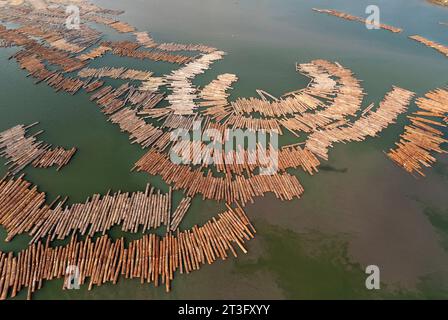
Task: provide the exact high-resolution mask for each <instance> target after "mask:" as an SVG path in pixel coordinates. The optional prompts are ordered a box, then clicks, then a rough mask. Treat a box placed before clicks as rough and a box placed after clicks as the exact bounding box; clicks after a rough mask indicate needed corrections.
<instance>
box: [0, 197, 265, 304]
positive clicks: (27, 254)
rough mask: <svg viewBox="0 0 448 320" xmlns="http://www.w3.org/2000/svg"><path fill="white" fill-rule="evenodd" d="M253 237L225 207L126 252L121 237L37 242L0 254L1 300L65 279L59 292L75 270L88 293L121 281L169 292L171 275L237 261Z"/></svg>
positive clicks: (240, 215) (241, 216)
mask: <svg viewBox="0 0 448 320" xmlns="http://www.w3.org/2000/svg"><path fill="white" fill-rule="evenodd" d="M255 233H256V231H255V229H254V227H253V225H252V224H251V223H250V221H249V219H248V218H247V216H246V214H245V213H244V211H243V210H242V209H241V207H236V208H232V207H230V206H228V210H226V211H225V212H222V213H220V214H219V215H218V217H217V218H213V219H212V220H210V221H208V222H207V223H205V224H204V225H202V226H194V227H193V228H192V229H190V230H186V231H182V232H180V231H177V232H176V233H171V232H169V233H167V234H166V235H165V236H162V237H160V236H157V235H155V234H150V235H145V236H143V237H142V238H140V239H138V240H133V241H130V242H129V245H128V246H127V247H126V246H125V243H124V239H123V238H120V239H118V240H116V241H112V240H111V239H110V238H109V237H108V236H107V235H104V236H102V237H100V238H98V239H96V240H92V238H91V237H87V238H86V239H85V240H82V241H81V240H78V239H77V237H76V236H72V238H71V241H70V243H69V244H68V245H66V246H57V247H54V248H53V247H50V246H49V245H48V242H46V243H43V242H37V243H34V244H32V245H30V246H29V247H28V248H27V249H25V250H22V251H20V252H19V253H18V254H17V255H14V254H13V253H12V252H10V253H8V254H7V253H3V252H0V299H1V300H4V299H6V298H8V297H14V296H15V295H16V294H17V293H18V292H20V291H21V290H25V289H27V290H28V295H27V298H28V299H31V297H32V294H33V293H34V292H36V291H37V290H38V289H39V288H40V287H41V285H42V283H43V281H48V280H52V279H64V283H63V289H64V288H68V287H69V286H70V283H69V281H70V280H73V274H74V272H75V271H78V272H75V273H78V276H79V277H77V278H75V281H77V284H79V285H80V286H82V285H87V286H88V289H89V290H91V289H92V288H93V287H94V286H101V285H103V284H105V283H112V284H116V283H117V281H118V279H119V277H120V276H121V277H123V278H126V279H132V278H137V279H140V282H141V283H153V284H154V285H155V286H159V285H160V284H162V285H164V287H165V290H166V291H167V292H169V291H170V289H171V282H172V281H173V280H174V275H175V273H176V272H179V273H181V274H182V273H187V274H188V273H191V272H193V271H196V270H199V269H200V268H201V266H203V265H204V264H212V263H214V262H216V261H218V260H226V259H228V257H229V255H233V256H234V257H237V256H238V253H237V251H238V250H239V251H241V252H243V253H247V249H246V248H245V242H247V241H248V240H251V239H253V238H254V235H255ZM238 248H239V249H238Z"/></svg>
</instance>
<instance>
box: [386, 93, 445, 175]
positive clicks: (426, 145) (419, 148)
mask: <svg viewBox="0 0 448 320" xmlns="http://www.w3.org/2000/svg"><path fill="white" fill-rule="evenodd" d="M416 103H417V106H418V107H419V110H418V111H417V112H414V114H413V115H412V116H408V119H409V120H410V121H411V123H412V124H410V125H407V126H405V128H404V130H405V132H404V133H403V134H402V135H401V136H400V140H399V142H396V143H395V145H396V147H395V148H394V149H390V151H389V152H388V153H387V156H388V157H389V158H390V159H392V160H393V161H394V162H395V163H396V164H398V165H399V166H400V167H402V168H403V169H405V170H406V171H407V172H409V173H411V174H414V172H415V173H418V174H419V175H421V176H425V174H424V173H423V167H431V166H432V165H433V164H434V163H435V162H436V158H435V157H434V156H433V155H432V152H435V153H447V151H446V150H444V149H443V148H442V144H444V143H447V142H448V140H446V139H444V138H443V136H444V133H443V132H442V131H440V130H438V129H436V128H434V126H437V127H439V128H445V127H446V126H447V125H446V121H445V120H444V117H446V116H447V115H448V90H447V89H436V90H434V91H430V92H428V93H426V94H425V96H424V97H422V98H419V99H417V102H416ZM423 116H425V117H423ZM428 117H430V118H436V120H431V119H428ZM444 122H445V123H444Z"/></svg>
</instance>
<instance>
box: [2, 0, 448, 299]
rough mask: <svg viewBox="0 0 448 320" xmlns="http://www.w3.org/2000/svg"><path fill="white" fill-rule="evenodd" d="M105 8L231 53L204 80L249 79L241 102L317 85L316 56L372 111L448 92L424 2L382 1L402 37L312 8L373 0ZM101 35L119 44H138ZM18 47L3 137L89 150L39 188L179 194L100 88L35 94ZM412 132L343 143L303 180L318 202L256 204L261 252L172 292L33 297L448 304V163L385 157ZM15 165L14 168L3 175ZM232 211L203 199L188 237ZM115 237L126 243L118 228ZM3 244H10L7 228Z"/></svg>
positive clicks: (307, 197) (395, 130)
mask: <svg viewBox="0 0 448 320" xmlns="http://www.w3.org/2000/svg"><path fill="white" fill-rule="evenodd" d="M95 3H97V4H99V5H101V6H103V7H107V8H113V9H124V10H126V13H125V14H124V15H122V17H121V19H122V20H124V21H127V22H130V23H131V24H133V25H135V26H136V27H137V28H138V29H140V30H142V31H149V32H151V34H152V36H153V37H154V38H155V39H156V40H157V41H159V42H171V41H174V42H180V43H204V44H208V45H211V46H215V47H217V48H219V49H221V50H224V51H226V52H227V53H228V55H227V56H226V57H225V59H224V60H221V61H219V62H217V63H215V64H214V65H213V67H212V68H211V69H210V70H209V71H208V72H207V73H206V74H204V75H200V76H199V77H198V78H197V79H196V80H195V84H197V85H204V84H206V83H208V82H209V81H210V80H212V79H213V78H215V77H216V76H217V75H218V74H221V73H226V72H229V73H235V74H237V75H238V77H239V81H238V82H237V83H236V84H234V85H233V87H234V90H232V96H231V98H232V99H234V98H235V97H240V96H246V97H249V96H254V95H255V89H264V90H266V91H268V92H270V93H272V94H274V95H281V94H282V93H284V92H288V91H291V90H295V89H298V88H300V87H303V86H305V85H306V83H307V79H306V78H305V77H303V76H301V75H299V74H297V73H296V72H295V68H294V64H295V62H299V63H302V62H308V61H310V60H313V59H328V60H330V61H338V62H339V63H341V64H342V65H344V66H346V67H348V68H350V69H352V70H353V71H354V72H355V74H356V76H357V77H358V78H359V79H362V80H363V87H364V89H365V91H366V92H367V93H368V95H367V97H366V99H365V101H364V105H365V106H367V105H368V104H370V103H371V102H378V101H380V100H381V99H382V97H383V96H384V94H385V93H386V92H387V91H388V90H389V89H390V87H391V86H392V85H398V86H401V87H403V88H406V89H409V90H413V91H415V92H416V93H417V94H419V95H421V94H423V93H425V92H426V91H428V90H430V89H433V88H436V87H441V86H444V85H447V83H448V81H447V77H446V75H447V74H448V63H447V59H446V57H444V56H442V55H441V54H439V53H437V52H435V51H434V50H431V49H429V48H426V47H424V46H422V45H420V44H418V43H416V42H414V41H411V40H409V39H407V36H408V35H412V34H420V35H422V36H424V37H427V38H430V39H432V40H435V41H439V42H442V43H445V44H448V38H447V31H448V29H447V28H446V26H442V25H439V24H438V22H439V21H446V20H447V17H448V10H447V9H444V8H440V7H436V6H432V5H429V4H427V3H426V2H425V1H423V0H382V1H376V4H377V5H378V6H379V7H380V9H381V15H382V22H383V23H387V24H391V25H394V26H397V27H402V28H404V29H405V31H404V33H403V34H398V35H397V34H392V33H390V32H387V31H382V30H371V31H370V30H367V29H366V28H365V26H364V25H362V24H359V23H353V22H349V21H345V20H340V19H338V18H335V17H330V16H327V15H322V14H317V13H314V12H313V11H311V8H312V7H318V8H334V9H339V10H342V11H346V12H349V13H351V14H355V15H363V14H364V9H365V7H366V6H367V5H369V4H371V3H370V1H364V0H344V1H342V0H341V1H337V2H335V1H323V0H321V1H317V0H316V1H292V0H289V1H287V0H276V1H275V0H270V1H267V0H263V1H256V0H246V1H218V0H208V1H203V0H190V1H181V0H164V1H161V0H154V1H150V0H145V1H122V0H121V1H118V0H107V1H105V0H101V1H95ZM100 29H101V30H104V31H105V32H106V39H126V37H129V36H128V35H124V36H123V35H118V34H116V33H115V32H113V31H112V30H110V29H108V28H105V27H101V28H100ZM13 52H15V49H2V50H0V66H1V67H0V70H1V72H0V88H1V89H0V130H4V129H6V128H9V127H11V126H13V125H16V124H18V123H24V124H28V123H32V122H35V121H40V125H39V128H38V129H39V130H40V129H44V130H45V133H44V134H43V135H41V136H40V138H41V139H42V140H45V141H47V142H49V143H52V144H54V145H61V146H65V147H71V146H76V147H78V149H79V152H78V153H77V154H76V156H75V158H74V159H73V160H72V162H71V163H70V165H68V166H67V167H65V168H64V169H63V170H62V171H60V172H56V171H55V170H52V169H45V170H42V169H34V168H29V169H26V170H25V173H26V176H27V179H29V180H30V181H32V182H33V183H35V184H37V185H38V186H39V187H40V190H42V191H45V192H47V194H48V197H49V199H53V198H54V197H55V196H56V195H63V196H65V195H67V196H69V197H70V201H71V202H77V201H83V200H85V199H86V198H87V197H88V196H89V195H91V194H93V193H105V192H107V191H108V190H109V189H112V190H124V191H136V190H142V189H144V187H145V185H146V183H147V182H148V181H150V182H151V183H152V184H154V185H155V186H156V187H157V188H160V189H162V190H163V191H167V188H168V187H167V186H166V184H164V183H163V181H161V180H160V178H159V177H151V178H150V179H149V178H148V176H147V175H146V174H142V173H131V172H130V168H132V167H133V165H134V163H135V161H136V160H137V159H138V158H139V157H140V156H141V155H142V154H143V153H144V151H143V150H141V148H140V147H139V146H137V145H131V144H129V140H128V137H127V136H126V135H125V134H122V133H120V131H119V129H118V127H117V126H115V125H113V124H111V123H109V122H106V121H105V117H104V115H102V114H101V112H100V111H99V110H98V108H97V107H96V106H95V105H94V104H93V103H91V102H90V101H89V99H88V96H87V95H86V94H84V93H79V94H77V95H75V96H70V95H67V94H64V93H54V91H53V89H51V88H49V87H47V86H45V85H44V84H39V85H34V84H33V80H32V79H30V78H26V77H25V75H26V74H25V72H24V71H21V70H18V68H17V64H16V63H15V62H14V61H8V60H7V58H8V57H9V56H10V55H11V54H12V53H13ZM92 65H93V66H102V65H112V66H121V65H124V66H127V67H133V68H137V69H141V68H148V69H150V70H151V71H154V72H155V73H156V75H162V74H165V73H167V72H169V71H170V70H171V69H172V68H173V66H172V65H170V64H167V63H160V62H149V61H145V62H142V61H140V60H135V59H127V58H120V57H113V56H111V55H109V54H107V55H105V56H104V57H103V58H100V59H98V60H96V61H95V62H94V63H93V64H92ZM414 108H415V106H414V105H413V106H412V108H411V110H413V109H414ZM403 124H405V117H404V116H401V117H400V118H399V121H398V124H396V125H393V126H391V127H389V128H388V129H387V130H385V131H384V132H382V134H381V137H380V138H377V139H369V140H368V141H366V142H364V143H353V144H348V145H343V144H341V145H336V146H335V148H334V149H333V150H331V151H330V160H329V161H328V162H327V163H324V167H323V169H324V170H321V171H320V172H319V173H318V174H316V175H315V176H312V177H311V176H307V175H305V174H304V173H302V172H300V171H294V170H293V171H291V172H292V173H297V175H298V176H299V178H300V179H301V181H302V183H303V185H304V187H305V194H304V196H303V198H302V199H300V200H294V201H291V202H280V201H278V200H276V199H275V198H274V197H273V196H272V195H267V196H266V197H264V198H263V199H258V200H257V202H256V203H255V204H253V205H249V206H248V207H247V211H248V214H249V216H250V217H251V219H252V220H253V221H254V224H255V226H256V227H257V228H258V229H259V230H258V231H259V232H258V234H257V237H256V239H255V240H253V241H251V242H249V243H248V249H249V253H248V254H247V255H245V256H242V257H240V258H239V259H238V260H235V259H230V260H228V261H224V262H218V263H216V264H214V265H211V266H205V267H204V268H202V269H201V270H200V271H199V272H195V273H193V274H190V275H188V276H186V275H178V276H176V279H175V281H174V282H173V290H172V292H171V293H170V294H165V292H164V288H154V287H153V286H152V285H140V284H139V282H138V281H133V280H122V281H120V283H119V284H118V285H115V286H112V285H105V286H102V287H99V288H94V290H92V291H87V289H86V288H81V290H72V291H62V290H60V288H61V286H62V283H61V281H51V282H46V283H45V284H44V287H43V289H42V290H40V291H38V292H37V293H36V294H35V295H34V298H35V299H73V298H76V299H101V298H107V299H118V298H124V299H128V298H137V299H156V298H157V299H180V298H192V299H201V298H221V299H229V298H230V299H231V298H234V299H236V298H305V299H307V298H376V299H379V298H448V293H447V290H448V253H447V250H446V243H447V242H446V241H447V240H446V239H447V234H448V227H447V219H448V211H447V210H448V199H447V197H446V191H447V183H448V181H447V169H446V168H447V165H448V164H447V163H448V159H447V157H446V156H441V157H438V159H439V162H438V164H437V165H436V166H435V168H434V169H433V170H432V171H428V177H427V178H425V179H415V178H413V177H412V176H409V175H408V174H407V173H405V172H404V171H403V170H401V169H400V168H398V167H396V166H395V165H394V164H393V163H392V162H391V161H390V160H388V159H387V158H386V157H385V156H384V154H383V152H382V151H383V150H387V149H388V148H390V147H391V146H392V145H393V142H394V141H395V140H396V138H397V136H398V135H399V134H400V133H401V132H402V126H403ZM36 130H37V129H36ZM285 140H291V138H289V137H286V138H285ZM291 141H292V140H291ZM0 163H1V164H3V163H4V161H3V160H0ZM5 171H6V170H5V167H4V166H3V165H2V166H0V174H3V173H4V172H5ZM181 197H182V193H181V192H176V193H175V201H176V202H177V201H179V199H180V198H181ZM221 209H222V205H220V204H216V203H214V202H212V201H207V202H202V201H201V200H200V199H199V198H195V199H194V202H193V206H192V208H191V209H190V211H189V213H188V216H187V218H186V220H185V221H184V222H183V224H182V227H185V228H186V227H189V226H191V225H193V224H195V223H202V222H204V221H206V220H207V219H208V217H211V216H214V215H216V214H217V213H218V212H219V210H221ZM110 233H111V235H112V236H119V235H121V233H120V232H119V231H118V228H114V230H112V231H111V232H110ZM126 236H127V237H130V236H129V235H126ZM133 237H138V235H133ZM0 238H1V239H4V238H5V232H4V230H3V229H0ZM27 240H28V238H27V237H26V236H19V237H16V238H15V239H14V241H12V242H11V243H4V242H3V241H2V242H1V243H0V249H1V250H14V251H17V250H20V249H22V248H23V247H24V246H25V245H26V243H27ZM370 264H376V265H378V266H379V267H380V269H381V282H382V286H381V288H382V289H381V290H379V291H377V292H371V291H368V290H366V289H365V287H364V280H365V277H366V275H365V274H364V269H365V267H366V266H367V265H370ZM18 298H25V294H24V293H21V295H20V296H19V297H18Z"/></svg>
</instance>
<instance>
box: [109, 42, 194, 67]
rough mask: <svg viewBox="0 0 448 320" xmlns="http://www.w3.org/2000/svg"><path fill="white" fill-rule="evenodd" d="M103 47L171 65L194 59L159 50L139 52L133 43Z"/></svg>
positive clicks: (111, 44) (110, 44)
mask: <svg viewBox="0 0 448 320" xmlns="http://www.w3.org/2000/svg"><path fill="white" fill-rule="evenodd" d="M101 45H102V46H105V47H109V48H111V49H112V53H113V54H115V55H117V56H121V57H129V58H136V59H141V60H143V59H149V60H154V61H165V62H170V63H177V64H184V63H188V62H191V61H192V60H193V59H194V58H193V57H189V56H184V55H179V54H177V55H175V54H170V53H166V52H163V51H158V50H151V51H147V50H137V49H138V48H139V47H140V45H139V44H138V43H135V42H131V41H116V42H103V43H101Z"/></svg>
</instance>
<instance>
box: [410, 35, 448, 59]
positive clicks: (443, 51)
mask: <svg viewBox="0 0 448 320" xmlns="http://www.w3.org/2000/svg"><path fill="white" fill-rule="evenodd" d="M409 38H410V39H412V40H415V41H417V42H420V43H422V44H424V45H425V46H427V47H429V48H433V49H434V50H437V51H439V52H440V53H441V54H443V55H445V56H447V57H448V47H447V46H444V45H443V44H440V43H438V42H435V41H431V40H429V39H426V38H424V37H422V36H418V35H414V36H409Z"/></svg>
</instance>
